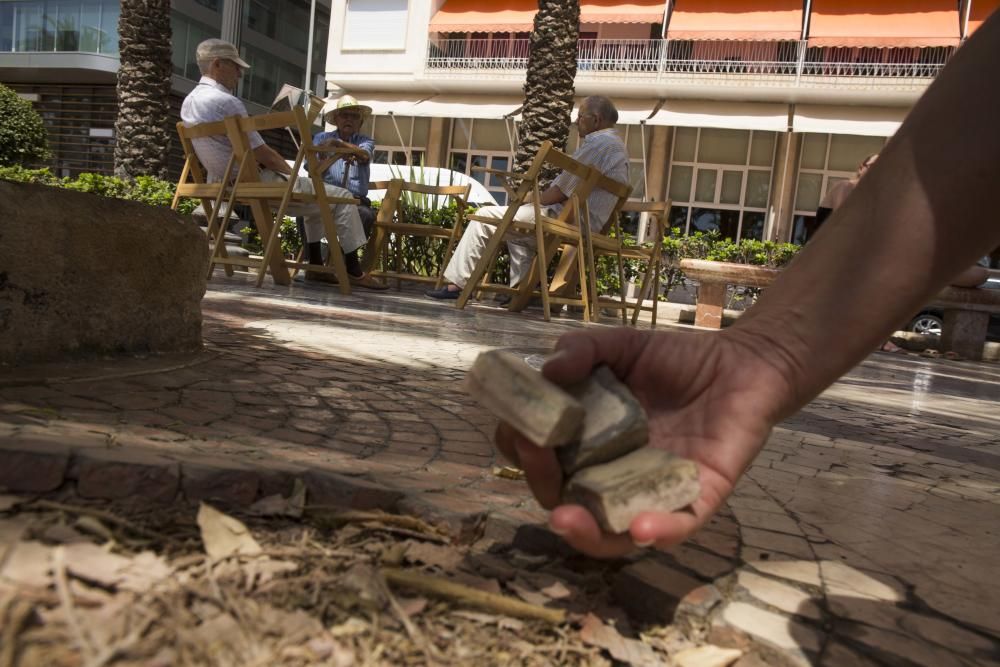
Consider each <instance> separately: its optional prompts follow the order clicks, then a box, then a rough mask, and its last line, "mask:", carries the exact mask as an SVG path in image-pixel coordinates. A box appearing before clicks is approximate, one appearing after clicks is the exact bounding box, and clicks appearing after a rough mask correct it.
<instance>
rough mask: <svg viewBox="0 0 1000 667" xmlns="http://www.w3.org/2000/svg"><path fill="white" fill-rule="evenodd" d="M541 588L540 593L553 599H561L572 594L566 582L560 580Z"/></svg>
mask: <svg viewBox="0 0 1000 667" xmlns="http://www.w3.org/2000/svg"><path fill="white" fill-rule="evenodd" d="M541 590H542V593H544V594H545V595H547V596H549V597H550V598H552V599H553V600H563V599H565V598H568V597H570V596H572V595H573V591H571V590H570V589H569V588H568V587H567V586H566V584H564V583H563V582H561V581H556V582H554V583H553V584H551V585H549V586H546V587H545V588H543V589H541Z"/></svg>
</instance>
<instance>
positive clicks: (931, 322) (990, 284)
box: [906, 276, 1000, 342]
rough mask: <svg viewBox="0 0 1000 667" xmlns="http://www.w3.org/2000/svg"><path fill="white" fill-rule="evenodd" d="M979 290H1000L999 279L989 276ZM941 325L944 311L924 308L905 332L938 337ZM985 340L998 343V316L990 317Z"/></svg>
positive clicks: (999, 340)
mask: <svg viewBox="0 0 1000 667" xmlns="http://www.w3.org/2000/svg"><path fill="white" fill-rule="evenodd" d="M979 289H995V290H1000V278H997V277H993V276H991V277H990V278H989V279H988V280H987V281H986V284H985V285H983V286H982V287H980V288H979ZM943 325H944V311H942V310H941V309H940V308H936V307H934V306H926V307H924V308H923V309H922V310H921V311H920V312H919V313H917V315H916V316H915V317H914V318H913V319H912V320H910V324H909V325H908V326H907V327H906V330H907V331H912V332H914V333H919V334H931V335H934V336H940V335H941V327H942V326H943ZM986 340H991V341H998V342H1000V315H990V326H989V329H988V330H987V332H986Z"/></svg>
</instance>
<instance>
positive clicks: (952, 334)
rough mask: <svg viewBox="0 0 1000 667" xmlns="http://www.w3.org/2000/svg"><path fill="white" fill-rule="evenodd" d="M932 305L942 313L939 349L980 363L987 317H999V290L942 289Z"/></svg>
mask: <svg viewBox="0 0 1000 667" xmlns="http://www.w3.org/2000/svg"><path fill="white" fill-rule="evenodd" d="M931 305H933V306H937V307H938V308H941V309H942V310H943V311H944V326H943V327H942V328H941V349H943V350H945V351H946V352H955V353H956V354H960V355H962V356H963V357H966V358H968V359H975V360H977V361H978V360H979V359H982V358H983V345H984V344H985V343H986V332H987V329H989V326H990V314H992V313H1000V290H994V289H977V288H970V287H945V288H944V289H943V290H941V291H940V292H938V294H937V296H935V297H934V299H933V300H932V301H931Z"/></svg>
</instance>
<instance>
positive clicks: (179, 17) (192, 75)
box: [170, 11, 270, 101]
mask: <svg viewBox="0 0 1000 667" xmlns="http://www.w3.org/2000/svg"><path fill="white" fill-rule="evenodd" d="M170 29H171V31H172V32H173V37H172V39H171V42H172V46H171V51H172V52H171V54H170V60H171V62H172V63H173V71H174V74H176V75H178V76H182V77H184V78H185V79H190V80H192V81H197V80H198V79H200V78H201V70H199V69H198V61H197V60H195V53H194V52H195V49H196V48H198V44H200V43H201V42H203V41H204V40H206V39H208V38H209V37H215V36H217V35H218V34H219V31H218V29H217V28H212V27H210V26H207V25H205V24H204V23H201V22H199V21H195V20H194V19H190V18H188V17H186V16H184V15H183V14H180V13H178V12H177V11H173V12H171V13H170ZM269 101H270V100H269Z"/></svg>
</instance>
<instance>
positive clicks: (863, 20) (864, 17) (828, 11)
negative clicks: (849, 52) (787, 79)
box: [809, 0, 959, 47]
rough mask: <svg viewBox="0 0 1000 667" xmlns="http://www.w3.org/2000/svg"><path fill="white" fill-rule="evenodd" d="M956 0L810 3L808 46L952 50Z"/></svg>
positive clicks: (816, 0)
mask: <svg viewBox="0 0 1000 667" xmlns="http://www.w3.org/2000/svg"><path fill="white" fill-rule="evenodd" d="M958 31H959V16H958V5H957V3H956V2H955V0H879V2H872V1H871V0H813V7H812V12H811V13H810V16H809V46H874V47H894V46H907V47H912V46H955V45H957V44H958V41H959V34H958Z"/></svg>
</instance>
